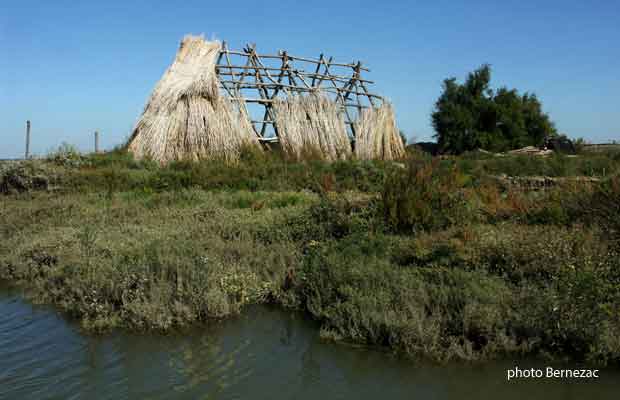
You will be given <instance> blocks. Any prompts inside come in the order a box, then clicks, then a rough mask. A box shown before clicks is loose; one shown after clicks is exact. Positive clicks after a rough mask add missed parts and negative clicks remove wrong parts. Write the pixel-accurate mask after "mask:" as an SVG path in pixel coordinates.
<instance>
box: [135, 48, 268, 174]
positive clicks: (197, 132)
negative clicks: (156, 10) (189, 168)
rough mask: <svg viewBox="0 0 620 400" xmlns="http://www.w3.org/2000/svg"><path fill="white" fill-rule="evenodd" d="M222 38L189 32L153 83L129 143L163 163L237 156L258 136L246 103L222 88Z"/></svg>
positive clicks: (139, 155) (138, 152)
mask: <svg viewBox="0 0 620 400" xmlns="http://www.w3.org/2000/svg"><path fill="white" fill-rule="evenodd" d="M220 47H221V44H220V43H219V42H217V41H213V42H207V41H205V40H204V38H203V37H197V36H186V37H185V38H183V41H182V42H181V47H180V49H179V51H178V53H177V56H176V59H175V61H174V63H173V64H172V65H171V66H170V67H169V68H168V70H167V71H166V72H165V73H164V75H163V77H162V78H161V80H160V81H159V82H158V83H157V85H156V86H155V89H154V90H153V93H152V94H151V97H150V98H149V100H148V102H147V105H146V107H145V109H144V112H143V114H142V116H141V117H140V120H139V121H138V123H137V124H136V127H135V129H134V132H133V134H132V137H131V139H130V141H129V144H128V149H129V151H131V152H132V153H134V155H135V156H136V158H138V159H140V158H144V157H150V158H152V159H153V160H156V161H158V162H160V163H166V162H168V161H172V160H179V159H190V160H198V159H202V158H222V159H225V160H227V161H234V160H236V159H237V158H238V155H239V150H240V149H241V147H243V146H244V145H245V144H246V143H253V144H256V145H258V140H257V137H256V135H255V134H254V132H253V131H252V127H251V125H250V122H249V120H248V117H247V112H246V110H245V106H244V105H243V104H240V105H235V104H233V103H232V101H231V100H229V99H227V98H224V97H221V96H220V94H219V88H218V86H219V82H218V77H217V74H216V72H215V64H216V62H217V57H218V53H219V50H220Z"/></svg>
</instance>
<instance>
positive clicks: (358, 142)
mask: <svg viewBox="0 0 620 400" xmlns="http://www.w3.org/2000/svg"><path fill="white" fill-rule="evenodd" d="M355 131H356V137H355V156H356V157H357V158H358V159H360V160H371V159H379V160H395V159H398V158H401V157H403V156H404V155H405V145H404V143H403V140H402V138H401V137H400V132H399V131H398V127H397V126H396V117H395V115H394V109H393V108H392V105H391V104H389V103H387V102H386V103H384V104H383V105H381V106H380V107H377V108H368V109H365V110H363V111H362V114H361V115H360V117H359V120H358V121H357V123H356V129H355Z"/></svg>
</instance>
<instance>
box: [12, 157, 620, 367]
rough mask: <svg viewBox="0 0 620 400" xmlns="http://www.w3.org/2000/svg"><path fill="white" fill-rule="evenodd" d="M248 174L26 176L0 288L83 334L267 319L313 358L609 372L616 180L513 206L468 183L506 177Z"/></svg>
mask: <svg viewBox="0 0 620 400" xmlns="http://www.w3.org/2000/svg"><path fill="white" fill-rule="evenodd" d="M261 157H273V156H260V155H255V154H254V155H252V154H250V155H248V156H247V157H246V158H245V159H244V160H242V161H241V162H240V163H239V164H237V165H235V166H226V165H223V164H221V163H216V162H211V163H201V164H182V163H180V164H175V165H172V166H169V167H166V168H160V167H159V166H156V165H153V164H151V163H148V162H146V163H145V162H135V161H133V160H131V159H129V158H127V157H126V156H123V155H119V154H111V155H101V156H93V157H83V156H77V155H69V156H65V155H63V156H56V157H51V158H50V159H49V160H47V161H36V162H33V164H29V165H27V166H25V167H24V168H25V169H26V170H27V171H30V172H32V173H33V174H35V175H40V176H45V177H46V178H47V182H48V183H49V185H48V186H47V187H45V188H43V187H32V188H26V189H24V190H19V189H15V188H13V190H10V191H7V192H8V193H9V194H6V195H2V197H1V202H2V208H1V210H0V226H1V228H0V254H1V255H2V256H1V257H0V279H2V280H5V281H7V282H10V283H12V284H14V285H20V286H21V287H23V288H27V290H28V293H29V297H30V299H31V300H32V301H35V302H42V303H51V304H55V305H56V306H58V307H60V308H61V309H63V310H64V311H66V312H67V313H69V314H70V315H72V316H74V317H76V318H77V319H79V320H80V321H81V324H82V326H83V327H84V328H86V329H89V330H107V329H110V328H114V327H126V328H130V329H134V330H152V329H155V330H163V331H166V330H171V329H174V328H175V327H178V326H184V325H189V324H193V323H195V322H201V321H210V320H212V319H214V318H215V319H219V318H226V317H229V316H232V315H236V314H239V313H241V312H243V309H244V307H246V306H248V305H251V304H260V303H274V304H278V305H280V306H282V307H285V308H290V309H298V310H302V311H304V312H307V313H308V314H309V315H311V316H312V317H313V318H314V319H316V320H318V321H319V322H320V323H321V326H322V328H321V334H322V336H323V337H324V338H325V339H334V340H344V341H352V342H355V343H362V344H373V345H381V346H387V347H389V348H390V349H393V350H394V351H397V352H399V353H401V354H406V355H409V356H421V357H428V358H432V359H435V360H440V361H446V360H450V359H465V360H481V359H489V358H496V357H500V356H502V355H506V354H519V355H525V354H533V355H545V356H550V357H553V358H560V359H564V358H570V359H576V360H588V361H591V362H598V363H606V362H611V363H616V362H617V361H618V359H619V358H620V340H619V339H618V338H620V312H619V310H620V266H619V265H618V259H619V258H618V257H619V255H620V254H619V248H620V247H619V246H618V243H619V242H618V240H619V234H618V232H619V229H618V228H619V225H618V224H619V223H620V217H619V215H620V213H619V211H618V204H620V183H619V182H620V181H619V180H618V177H617V176H616V175H612V176H611V177H609V176H608V175H609V173H610V170H611V171H613V168H614V166H617V160H615V159H613V158H609V160H604V162H605V163H606V164H605V167H604V168H605V169H606V173H605V176H603V174H600V175H601V176H599V178H600V182H599V181H595V182H582V181H579V182H567V183H563V184H561V185H558V186H557V187H554V188H552V189H549V190H544V191H536V192H528V191H525V190H517V189H514V190H513V189H506V188H504V187H500V186H498V185H496V184H495V183H494V180H492V179H486V178H485V175H484V173H482V172H481V171H484V168H489V167H488V166H487V167H483V165H484V164H485V163H486V164H488V163H498V162H501V163H504V164H503V165H508V166H510V167H511V168H514V167H513V166H512V164H511V161H510V160H501V161H494V160H491V161H485V160H473V161H472V160H466V159H452V160H450V159H444V160H439V159H435V160H430V159H427V158H426V157H423V156H420V155H415V154H414V155H412V156H410V157H409V158H408V159H406V160H403V163H402V165H395V164H390V163H374V162H353V161H352V162H342V163H333V164H326V163H321V162H319V161H316V162H307V163H288V162H286V161H284V160H279V159H275V158H270V159H265V158H261ZM597 157H598V156H597ZM518 160H524V159H523V158H519V159H517V160H516V161H515V160H513V161H512V162H513V163H518V162H519V161H518ZM547 162H548V163H550V165H562V163H571V162H573V161H571V160H570V159H569V160H568V161H566V160H565V159H550V160H549V161H547ZM579 162H580V163H581V161H579ZM600 162H601V163H603V161H600ZM535 163H543V164H540V165H543V166H544V168H548V169H550V168H551V167H550V166H549V165H547V164H544V161H540V160H536V161H535ZM566 165H568V166H565V170H566V171H569V170H570V169H571V168H581V167H575V166H574V165H572V164H566ZM493 168H497V166H496V165H495V164H493ZM530 168H531V166H530ZM43 189H45V190H43Z"/></svg>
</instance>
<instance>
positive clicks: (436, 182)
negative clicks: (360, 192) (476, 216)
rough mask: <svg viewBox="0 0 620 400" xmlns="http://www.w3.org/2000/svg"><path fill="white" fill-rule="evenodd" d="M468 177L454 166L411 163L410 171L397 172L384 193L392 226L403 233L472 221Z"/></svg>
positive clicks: (388, 217) (392, 176) (385, 208)
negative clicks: (466, 189) (466, 188)
mask: <svg viewBox="0 0 620 400" xmlns="http://www.w3.org/2000/svg"><path fill="white" fill-rule="evenodd" d="M467 181H468V178H467V177H466V176H465V175H463V174H461V173H460V172H459V171H458V169H456V167H455V166H454V165H452V166H448V165H441V164H440V162H439V160H437V159H435V160H433V161H431V162H427V161H420V160H410V161H409V164H408V165H407V168H406V169H404V170H401V171H395V172H393V173H392V174H391V175H390V176H389V177H388V178H387V180H386V183H385V185H384V189H383V192H382V196H381V199H382V205H383V213H384V216H385V221H386V223H387V224H388V226H390V227H392V228H394V229H396V230H398V231H401V232H412V233H415V232H418V231H423V230H434V229H442V228H446V227H448V226H450V225H453V224H455V223H457V222H461V223H462V222H466V221H468V220H470V219H471V218H472V215H473V210H471V209H470V204H468V199H467V192H466V191H465V190H463V189H464V187H465V184H466V183H467Z"/></svg>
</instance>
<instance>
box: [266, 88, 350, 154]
mask: <svg viewBox="0 0 620 400" xmlns="http://www.w3.org/2000/svg"><path fill="white" fill-rule="evenodd" d="M273 109H274V112H275V119H276V124H277V127H278V135H279V138H280V144H281V146H282V149H283V151H284V152H285V153H286V154H287V155H288V156H290V157H292V158H294V159H300V158H302V155H303V154H304V153H305V152H307V151H308V150H314V153H316V154H319V155H320V156H321V157H322V158H324V159H326V160H330V161H335V160H344V159H347V158H349V157H350V156H351V141H350V139H349V136H348V134H347V130H346V128H345V124H344V119H343V117H342V114H341V113H340V112H339V106H338V104H336V103H335V102H333V101H332V100H330V99H329V98H327V97H325V96H322V95H309V96H291V97H289V98H287V99H284V100H278V101H276V102H275V103H274V104H273Z"/></svg>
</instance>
